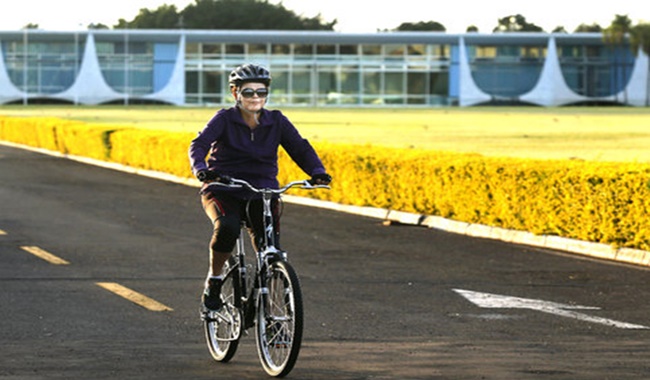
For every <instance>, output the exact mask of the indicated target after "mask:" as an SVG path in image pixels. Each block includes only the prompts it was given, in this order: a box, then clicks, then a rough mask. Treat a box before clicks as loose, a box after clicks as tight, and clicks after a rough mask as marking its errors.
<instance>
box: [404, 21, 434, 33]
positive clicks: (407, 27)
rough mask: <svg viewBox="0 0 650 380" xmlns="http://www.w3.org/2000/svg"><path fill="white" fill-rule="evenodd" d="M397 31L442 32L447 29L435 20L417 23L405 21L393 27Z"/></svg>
mask: <svg viewBox="0 0 650 380" xmlns="http://www.w3.org/2000/svg"><path fill="white" fill-rule="evenodd" d="M395 30H396V31H399V32H407V31H411V32H444V31H446V30H447V29H446V28H445V26H444V25H442V24H441V23H439V22H435V21H420V22H418V23H412V22H405V23H402V24H401V25H400V26H398V27H397V29H395Z"/></svg>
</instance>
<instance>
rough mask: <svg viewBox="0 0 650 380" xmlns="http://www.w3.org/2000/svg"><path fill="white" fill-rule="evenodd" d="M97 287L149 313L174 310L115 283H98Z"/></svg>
mask: <svg viewBox="0 0 650 380" xmlns="http://www.w3.org/2000/svg"><path fill="white" fill-rule="evenodd" d="M97 285H99V286H101V287H102V288H104V289H106V290H108V291H109V292H112V293H115V294H117V295H118V296H120V297H122V298H125V299H127V300H129V301H131V302H133V303H135V304H137V305H140V306H142V307H144V308H145V309H148V310H151V311H172V310H174V309H172V308H171V307H168V306H165V305H163V304H161V303H160V302H158V301H156V300H153V299H151V298H149V297H147V296H145V295H144V294H141V293H138V292H136V291H134V290H131V289H129V288H127V287H125V286H122V285H120V284H117V283H115V282H98V283H97Z"/></svg>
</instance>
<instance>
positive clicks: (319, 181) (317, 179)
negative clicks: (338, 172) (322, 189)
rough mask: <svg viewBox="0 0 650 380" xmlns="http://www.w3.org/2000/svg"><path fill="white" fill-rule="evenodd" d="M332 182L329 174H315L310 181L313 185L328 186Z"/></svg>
mask: <svg viewBox="0 0 650 380" xmlns="http://www.w3.org/2000/svg"><path fill="white" fill-rule="evenodd" d="M330 182H332V176H331V175H329V174H327V173H322V174H314V175H313V176H311V179H310V180H309V183H310V184H311V185H328V184H329V183H330Z"/></svg>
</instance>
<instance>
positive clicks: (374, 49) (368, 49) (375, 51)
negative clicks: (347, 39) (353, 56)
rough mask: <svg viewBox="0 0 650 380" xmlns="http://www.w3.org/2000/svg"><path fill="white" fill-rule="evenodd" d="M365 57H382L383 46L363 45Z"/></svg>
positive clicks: (362, 52) (362, 51) (362, 49)
mask: <svg viewBox="0 0 650 380" xmlns="http://www.w3.org/2000/svg"><path fill="white" fill-rule="evenodd" d="M361 54H363V55H381V45H361Z"/></svg>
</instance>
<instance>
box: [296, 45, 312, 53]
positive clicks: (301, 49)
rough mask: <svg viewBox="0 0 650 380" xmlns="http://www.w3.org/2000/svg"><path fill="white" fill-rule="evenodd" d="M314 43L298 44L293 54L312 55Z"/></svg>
mask: <svg viewBox="0 0 650 380" xmlns="http://www.w3.org/2000/svg"><path fill="white" fill-rule="evenodd" d="M312 49H313V45H302V44H297V45H294V47H293V54H295V55H312V54H313V52H312Z"/></svg>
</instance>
